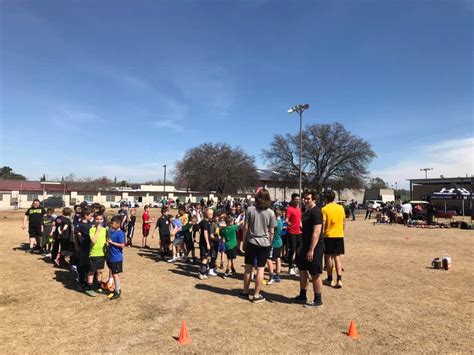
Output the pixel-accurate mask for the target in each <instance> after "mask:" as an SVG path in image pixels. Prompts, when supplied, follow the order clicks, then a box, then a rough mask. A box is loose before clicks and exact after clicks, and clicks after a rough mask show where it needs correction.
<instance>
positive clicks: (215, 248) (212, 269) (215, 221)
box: [207, 213, 220, 276]
mask: <svg viewBox="0 0 474 355" xmlns="http://www.w3.org/2000/svg"><path fill="white" fill-rule="evenodd" d="M219 220H220V214H219V213H216V214H214V216H213V217H212V222H211V231H210V234H209V239H210V242H211V255H210V256H211V262H210V263H209V271H208V273H207V276H217V269H216V261H217V254H218V253H219V234H218V233H219Z"/></svg>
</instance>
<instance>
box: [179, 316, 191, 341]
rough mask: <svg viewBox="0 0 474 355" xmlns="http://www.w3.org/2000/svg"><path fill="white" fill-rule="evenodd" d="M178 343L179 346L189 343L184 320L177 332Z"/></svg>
mask: <svg viewBox="0 0 474 355" xmlns="http://www.w3.org/2000/svg"><path fill="white" fill-rule="evenodd" d="M178 342H179V343H180V344H181V345H185V344H189V343H191V337H190V336H189V334H188V327H186V321H185V320H184V319H183V323H181V330H180V331H179V338H178Z"/></svg>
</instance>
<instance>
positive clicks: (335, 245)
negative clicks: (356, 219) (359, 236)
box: [324, 238, 344, 255]
mask: <svg viewBox="0 0 474 355" xmlns="http://www.w3.org/2000/svg"><path fill="white" fill-rule="evenodd" d="M324 245H326V251H325V254H326V255H344V238H324Z"/></svg>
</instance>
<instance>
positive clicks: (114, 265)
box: [107, 260, 123, 275]
mask: <svg viewBox="0 0 474 355" xmlns="http://www.w3.org/2000/svg"><path fill="white" fill-rule="evenodd" d="M122 264H123V262H122V261H108V260H107V266H108V267H109V269H110V271H111V272H112V275H115V274H120V273H122V272H123V268H122Z"/></svg>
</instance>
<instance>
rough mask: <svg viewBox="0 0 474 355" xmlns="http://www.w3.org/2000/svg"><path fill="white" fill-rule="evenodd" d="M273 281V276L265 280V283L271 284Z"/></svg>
mask: <svg viewBox="0 0 474 355" xmlns="http://www.w3.org/2000/svg"><path fill="white" fill-rule="evenodd" d="M272 283H273V277H272V278H271V279H270V280H268V281H267V285H271V284H272Z"/></svg>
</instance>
